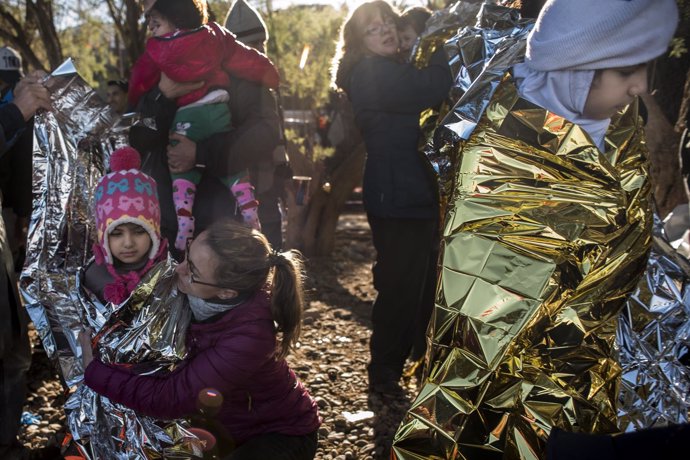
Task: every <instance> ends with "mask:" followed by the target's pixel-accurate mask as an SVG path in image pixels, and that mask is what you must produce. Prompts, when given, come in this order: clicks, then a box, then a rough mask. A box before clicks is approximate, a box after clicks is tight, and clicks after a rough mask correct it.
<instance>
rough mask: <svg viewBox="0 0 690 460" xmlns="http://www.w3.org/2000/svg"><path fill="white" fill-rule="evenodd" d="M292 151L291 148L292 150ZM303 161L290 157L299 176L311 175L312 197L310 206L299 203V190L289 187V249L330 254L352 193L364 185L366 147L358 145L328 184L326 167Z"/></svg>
mask: <svg viewBox="0 0 690 460" xmlns="http://www.w3.org/2000/svg"><path fill="white" fill-rule="evenodd" d="M288 151H290V149H288ZM298 156H299V157H301V158H302V160H297V161H296V162H295V161H294V160H293V158H292V156H291V158H290V164H291V165H292V168H293V170H294V171H295V174H296V175H306V176H311V178H312V180H311V182H310V190H309V198H308V201H307V203H306V204H304V205H302V206H299V205H297V204H296V203H295V190H294V188H293V187H288V193H287V208H288V212H287V214H288V225H287V234H286V238H285V242H286V246H287V247H290V248H296V249H299V250H301V251H302V252H303V253H304V254H305V255H308V256H326V255H329V254H330V253H331V252H332V251H333V248H334V245H335V228H336V226H337V224H338V218H339V217H340V213H341V212H342V210H343V206H344V205H345V202H346V201H347V199H348V197H349V196H350V195H351V194H352V190H353V189H354V188H355V187H357V186H358V185H359V184H361V183H362V176H363V174H364V158H365V151H364V144H363V143H360V144H358V145H357V146H356V147H355V148H354V149H352V150H351V152H350V153H349V154H348V155H347V157H346V158H345V159H344V160H343V161H342V162H341V163H340V165H339V166H338V167H337V168H336V169H335V170H334V171H333V172H332V173H331V174H330V177H329V180H328V182H327V185H326V183H325V182H324V179H323V178H324V172H323V165H322V164H316V165H314V164H311V163H310V165H309V166H308V167H305V160H304V156H303V155H301V154H298Z"/></svg>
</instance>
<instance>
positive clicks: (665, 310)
mask: <svg viewBox="0 0 690 460" xmlns="http://www.w3.org/2000/svg"><path fill="white" fill-rule="evenodd" d="M661 228H662V223H661V222H660V221H659V220H657V221H656V222H655V232H654V238H653V244H652V251H651V254H650V256H649V260H648V261H647V269H646V271H645V276H644V277H643V278H642V279H641V280H640V282H639V284H638V286H637V289H635V292H633V294H632V295H631V296H630V297H629V298H628V301H627V302H626V304H625V308H624V309H623V311H622V313H621V316H620V319H619V322H618V329H617V331H616V345H617V347H618V349H619V355H620V365H621V368H622V370H621V375H622V379H621V387H620V394H619V400H618V424H619V427H620V429H621V430H622V431H636V430H639V429H642V428H650V427H659V426H665V425H669V424H679V423H688V422H689V421H690V420H689V419H690V417H689V416H688V414H689V412H690V262H688V260H687V259H686V258H685V257H683V256H681V255H680V254H678V252H677V251H676V249H674V248H673V246H672V245H671V244H669V242H668V240H667V239H666V237H665V235H664V232H662V230H661Z"/></svg>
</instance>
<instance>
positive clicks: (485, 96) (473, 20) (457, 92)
mask: <svg viewBox="0 0 690 460" xmlns="http://www.w3.org/2000/svg"><path fill="white" fill-rule="evenodd" d="M480 6H481V8H480ZM439 13H440V14H439ZM439 13H436V14H434V16H433V17H432V18H431V21H430V26H429V28H428V30H427V32H426V33H425V35H424V36H423V38H422V40H421V41H420V44H419V48H418V52H417V55H416V63H417V64H418V65H419V66H424V65H426V63H427V61H428V58H429V56H431V54H432V53H433V52H434V51H435V50H436V48H437V47H440V46H443V48H444V50H445V52H446V55H447V58H448V64H449V66H450V69H451V71H452V74H453V87H452V88H451V91H450V98H449V103H448V104H446V106H444V107H441V109H440V111H439V112H440V114H442V116H441V117H440V118H441V121H440V122H438V118H439V116H438V114H437V113H436V111H435V110H428V111H426V112H425V113H423V114H422V117H421V119H422V130H423V132H424V133H425V137H426V144H425V145H424V147H423V148H422V151H423V153H424V155H425V156H426V158H427V159H428V161H429V163H430V164H431V166H432V168H433V170H434V171H435V173H436V174H437V176H438V185H439V191H440V198H441V205H442V206H441V209H445V207H446V206H447V201H448V198H449V196H450V195H451V193H452V190H453V180H454V172H455V171H456V169H457V167H458V165H457V164H456V162H457V158H458V157H459V155H458V149H459V148H460V146H461V145H462V141H464V140H467V139H468V138H469V136H470V135H471V134H472V131H473V130H474V128H475V127H476V125H477V123H478V122H479V119H480V118H481V116H482V114H483V113H484V110H485V109H486V106H487V104H488V103H489V101H490V100H491V97H492V95H493V93H494V91H496V88H497V87H498V84H499V83H500V81H501V78H502V77H503V75H504V74H505V72H506V71H507V70H508V69H509V68H510V67H511V66H512V65H513V64H515V63H516V62H519V61H521V60H522V57H523V55H524V52H525V46H526V38H527V35H528V34H529V32H530V31H531V30H532V27H533V25H534V23H533V21H531V20H525V19H521V18H520V17H519V14H518V12H517V11H516V10H514V9H512V8H506V7H502V6H498V5H493V4H491V3H485V4H480V3H479V2H474V1H460V2H457V3H456V4H454V5H453V6H451V7H449V8H448V9H447V11H446V10H444V11H443V12H439ZM473 13H474V14H473ZM444 18H445V19H444ZM470 24H472V25H471V26H470ZM453 25H455V26H456V27H455V29H454V33H449V32H450V31H452V30H453V28H452V27H453Z"/></svg>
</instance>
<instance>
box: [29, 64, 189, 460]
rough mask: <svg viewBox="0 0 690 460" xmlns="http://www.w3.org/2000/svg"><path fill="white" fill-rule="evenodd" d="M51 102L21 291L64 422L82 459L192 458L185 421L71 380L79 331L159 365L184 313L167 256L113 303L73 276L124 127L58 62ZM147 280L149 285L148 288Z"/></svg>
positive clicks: (86, 252) (169, 355)
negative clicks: (141, 409)
mask: <svg viewBox="0 0 690 460" xmlns="http://www.w3.org/2000/svg"><path fill="white" fill-rule="evenodd" d="M45 84H46V86H47V87H48V89H49V91H50V93H51V101H52V105H53V109H52V110H51V111H48V112H44V113H40V114H38V115H37V116H36V119H35V124H34V151H33V168H34V173H33V194H34V202H33V211H32V216H31V223H30V226H29V236H28V243H27V258H26V260H27V262H26V263H25V266H24V267H23V271H22V274H21V277H20V289H21V292H22V295H23V297H24V300H25V304H26V308H27V310H28V312H29V315H30V316H31V319H32V320H33V322H34V325H35V327H36V330H37V331H38V334H39V336H40V338H41V341H42V343H43V346H44V348H45V350H46V353H47V355H48V356H49V357H50V358H51V360H52V361H53V363H54V364H55V367H56V369H57V370H58V373H59V375H60V378H61V379H62V381H63V383H64V384H65V386H66V387H68V388H73V387H74V386H76V385H79V386H78V387H77V389H76V391H75V392H74V393H73V394H72V395H71V397H70V399H69V400H68V403H67V405H66V408H65V409H66V412H67V416H68V424H69V428H70V431H71V432H72V434H73V436H74V438H75V439H76V442H77V444H78V445H79V446H80V447H81V450H82V453H83V454H84V455H85V456H86V457H87V458H89V459H97V458H98V459H111V458H113V459H115V458H117V459H120V458H122V459H125V458H126V459H148V458H162V457H165V458H194V457H195V456H197V457H198V456H199V455H200V441H199V440H198V439H197V438H196V437H194V436H193V435H191V434H189V432H188V431H187V430H186V428H185V427H186V426H187V424H186V422H185V421H184V420H175V421H168V422H159V421H155V420H153V419H149V418H146V417H140V416H138V415H137V414H135V413H134V412H132V411H130V410H128V409H126V408H124V407H122V406H119V405H116V404H113V403H111V402H110V401H108V400H107V399H106V398H103V397H100V396H98V395H96V394H94V393H93V392H92V391H91V390H89V389H88V388H87V387H86V386H85V385H80V383H81V381H82V379H83V372H84V369H83V367H82V364H81V349H80V346H79V342H78V339H77V337H78V334H79V331H81V330H82V329H83V328H84V327H86V326H89V327H91V328H93V329H94V330H95V331H98V332H99V340H100V341H99V343H98V349H99V352H100V355H101V359H103V360H104V361H106V362H111V363H127V364H128V365H131V364H134V363H138V364H136V367H135V369H136V370H137V371H138V372H142V373H154V372H159V371H161V372H164V371H166V370H169V369H171V368H172V366H174V363H176V362H178V361H179V360H180V359H181V358H182V357H183V356H184V354H185V347H184V333H185V331H186V327H187V325H188V323H189V312H188V311H186V309H184V308H183V306H182V305H181V300H180V299H178V298H176V297H175V296H174V295H172V294H171V289H172V282H171V281H170V280H171V277H172V268H173V266H172V262H171V261H170V260H169V261H167V262H165V263H162V264H160V265H159V266H157V267H156V268H155V269H152V270H151V271H150V272H149V273H148V274H147V277H145V280H144V282H142V283H141V284H140V286H139V287H138V288H137V290H135V292H134V293H133V294H132V296H130V298H129V299H128V300H127V301H126V302H124V303H123V304H122V305H112V304H106V305H104V304H102V303H100V302H99V301H98V300H97V299H96V298H95V296H93V294H91V293H89V292H88V291H87V290H86V289H85V288H83V287H82V286H81V283H80V281H79V280H80V270H81V268H82V267H84V266H85V265H86V264H87V263H88V262H89V260H90V258H91V245H92V242H93V240H94V238H95V234H96V229H95V225H94V220H93V219H94V217H93V216H94V213H93V205H92V203H93V200H94V197H93V194H94V191H95V189H96V183H97V181H98V180H99V179H100V177H101V176H102V175H103V172H104V170H105V166H106V164H107V163H108V159H109V157H110V154H111V153H112V151H113V150H114V149H115V148H117V147H119V146H121V145H124V144H126V142H127V129H128V126H127V124H126V123H123V122H122V121H121V120H120V119H119V117H118V116H117V115H116V114H115V113H114V112H113V111H112V110H111V109H109V108H108V106H107V105H106V104H105V102H104V101H103V100H102V99H101V98H100V97H99V96H98V95H97V93H96V92H95V91H94V90H93V89H92V88H91V87H90V86H89V85H88V84H87V83H86V82H85V81H84V80H83V79H82V78H81V77H80V76H79V75H78V73H77V71H76V69H75V67H74V65H73V63H72V61H71V60H67V61H66V62H65V63H64V64H63V65H61V66H60V67H59V68H58V69H56V70H55V71H54V72H53V73H52V74H51V75H49V76H48V77H47V79H46V80H45ZM154 287H155V288H154Z"/></svg>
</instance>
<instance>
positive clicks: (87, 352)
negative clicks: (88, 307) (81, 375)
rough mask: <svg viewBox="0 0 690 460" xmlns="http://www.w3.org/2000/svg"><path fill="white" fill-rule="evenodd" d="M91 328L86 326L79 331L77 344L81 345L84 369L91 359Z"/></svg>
mask: <svg viewBox="0 0 690 460" xmlns="http://www.w3.org/2000/svg"><path fill="white" fill-rule="evenodd" d="M91 332H92V331H91V329H89V328H86V329H82V330H81V331H79V337H78V338H79V345H81V359H82V364H83V365H84V369H86V368H87V367H89V364H90V363H91V361H93V349H92V348H91Z"/></svg>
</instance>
